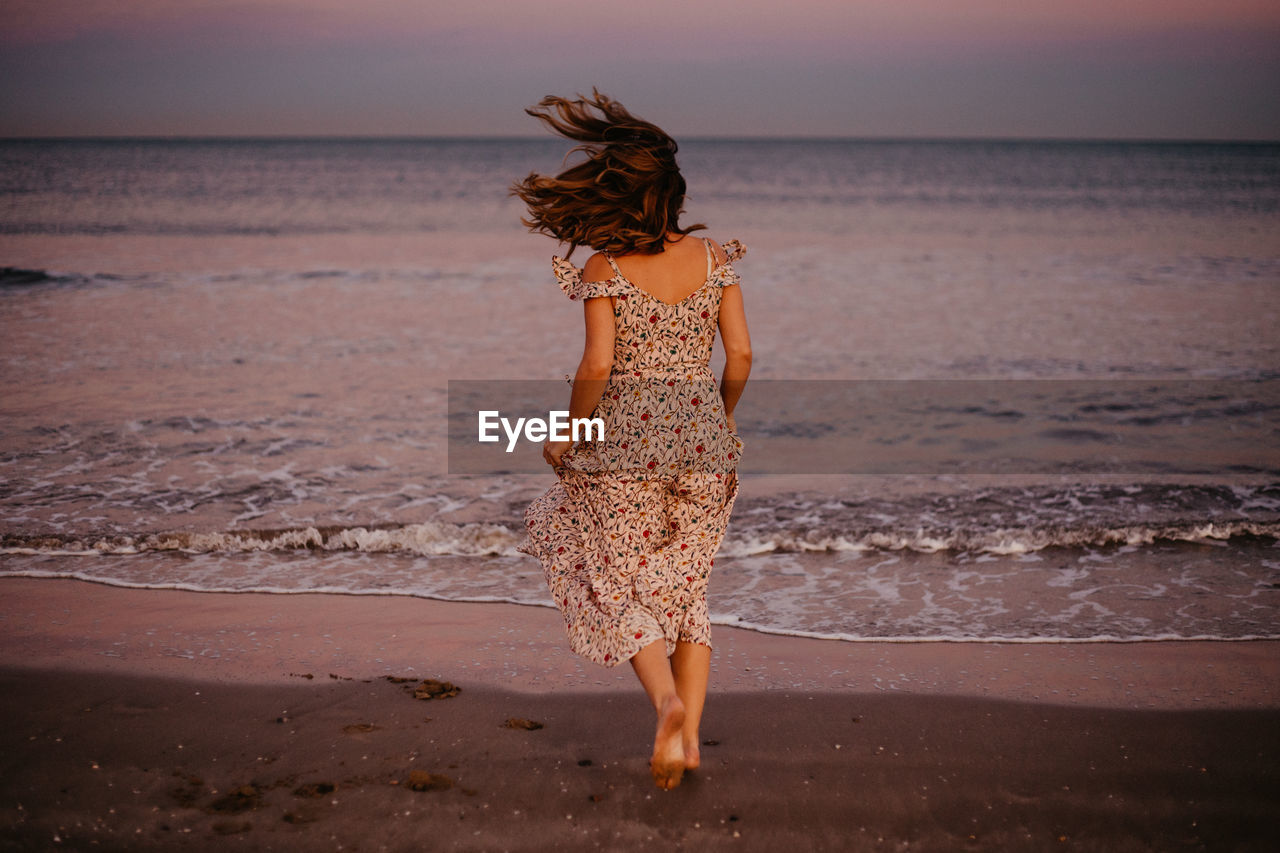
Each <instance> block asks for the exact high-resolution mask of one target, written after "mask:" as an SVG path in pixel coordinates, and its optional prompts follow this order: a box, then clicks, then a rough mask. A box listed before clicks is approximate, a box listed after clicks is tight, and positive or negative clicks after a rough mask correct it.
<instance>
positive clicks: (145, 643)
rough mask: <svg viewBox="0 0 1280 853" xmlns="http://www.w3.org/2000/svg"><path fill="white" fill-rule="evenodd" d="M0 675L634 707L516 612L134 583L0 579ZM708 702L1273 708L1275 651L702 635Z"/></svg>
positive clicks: (1174, 644)
mask: <svg viewBox="0 0 1280 853" xmlns="http://www.w3.org/2000/svg"><path fill="white" fill-rule="evenodd" d="M0 625H3V626H4V630H3V632H0V666H9V667H13V666H17V667H23V668H38V669H53V670H95V671H103V672H110V673H119V674H130V675H145V676H158V677H169V678H182V679H189V680H195V681H206V682H226V683H240V684H287V683H296V682H297V680H298V678H299V677H300V674H301V673H306V672H311V673H312V675H313V676H315V677H327V676H328V675H329V674H330V673H333V674H334V675H335V676H337V677H340V678H355V677H360V678H367V677H380V676H384V675H395V676H405V675H417V674H421V675H422V677H442V678H449V679H451V680H454V681H458V682H459V683H461V682H467V683H470V684H472V685H473V686H478V685H484V686H486V687H494V688H501V689H506V690H511V691H516V692H537V693H545V692H559V691H588V692H591V691H613V690H618V689H623V690H626V691H629V692H634V693H636V695H639V686H638V684H637V683H636V681H635V678H634V676H633V675H632V673H631V671H630V669H629V668H628V667H626V666H618V667H613V668H604V667H600V666H597V665H595V664H592V663H590V662H587V661H584V660H582V659H580V658H578V657H577V656H575V655H573V654H572V652H570V651H569V650H568V646H567V642H566V640H565V637H564V629H563V624H562V622H561V617H560V614H559V613H558V612H557V611H555V610H553V609H551V608H545V607H537V606H531V605H522V604H505V603H480V602H454V601H439V600H434V599H424V598H412V597H406V596H366V595H343V594H333V593H323V592H317V593H290V594H287V595H280V594H271V593H254V592H236V593H224V592H195V591H187V590H170V589H137V588H128V587H117V586H111V585H106V584H100V583H95V582H92V581H83V580H78V579H71V578H23V577H3V578H0ZM712 643H713V645H714V652H713V654H712V672H711V683H710V685H709V690H710V691H711V692H715V691H717V690H719V691H753V690H781V689H787V690H804V691H810V692H831V691H834V692H844V693H868V694H894V693H902V694H911V695H930V696H954V697H969V698H987V699H1003V700H1010V701H1016V702H1034V703H1045V704H1064V705H1076V706H1094V707H1107V708H1130V709H1152V710H1177V709H1202V708H1222V709H1234V708H1259V709H1280V640H1232V641H1229V642H1228V641H1217V640H1162V641H1150V642H1143V643H1108V642H1092V643H1046V644H1031V643H1000V642H995V643H978V642H963V643H961V642H907V643H902V642H874V641H866V642H858V643H850V642H844V641H839V640H824V639H809V638H804V637H793V636H785V635H779V634H766V633H761V632H757V631H753V630H750V629H745V628H735V627H731V626H722V625H716V626H714V627H713V630H712Z"/></svg>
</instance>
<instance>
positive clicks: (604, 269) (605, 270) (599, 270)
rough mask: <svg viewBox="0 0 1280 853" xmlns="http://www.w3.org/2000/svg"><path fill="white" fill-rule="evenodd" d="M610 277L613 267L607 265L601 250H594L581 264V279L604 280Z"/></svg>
mask: <svg viewBox="0 0 1280 853" xmlns="http://www.w3.org/2000/svg"><path fill="white" fill-rule="evenodd" d="M611 278H613V267H611V266H609V262H608V261H607V260H605V257H604V253H603V252H596V253H595V254H594V255H592V256H591V257H589V258H587V262H586V263H585V264H583V265H582V280H583V281H606V280H608V279H611Z"/></svg>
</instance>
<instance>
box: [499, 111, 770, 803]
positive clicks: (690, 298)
mask: <svg viewBox="0 0 1280 853" xmlns="http://www.w3.org/2000/svg"><path fill="white" fill-rule="evenodd" d="M526 112H528V113H529V114H530V115H532V116H534V117H535V118H537V119H539V120H541V121H542V122H543V123H545V124H546V125H548V126H549V127H550V128H551V129H552V130H554V131H556V132H557V133H559V134H561V135H563V136H565V137H568V138H569V139H573V140H576V141H578V142H579V143H581V144H580V145H578V146H577V147H576V148H575V149H573V150H574V151H580V152H582V153H583V154H585V155H586V159H585V161H584V162H581V163H579V164H578V165H575V166H573V167H572V168H569V169H567V170H565V171H564V172H562V173H560V174H559V175H557V176H556V177H554V178H551V177H545V176H541V175H537V174H530V175H529V177H527V178H525V179H524V180H523V181H521V182H520V183H518V184H516V185H515V187H514V188H513V190H512V192H513V193H514V194H515V195H518V196H519V197H520V198H521V199H522V200H523V201H524V202H525V204H526V205H527V206H528V209H529V214H530V218H529V219H526V220H522V221H523V222H524V224H525V225H527V226H528V227H529V228H530V230H532V231H537V232H542V233H545V234H549V235H551V236H552V237H555V238H556V239H557V240H559V241H560V242H561V243H567V244H569V253H568V254H569V256H570V257H571V256H572V254H573V250H574V249H576V248H577V247H578V246H589V247H591V248H592V249H595V250H596V253H595V254H594V255H592V256H591V257H590V258H588V259H587V262H586V265H585V266H584V267H583V268H582V269H579V268H577V267H575V266H574V265H573V264H571V263H569V261H568V260H567V259H562V258H559V257H556V258H554V259H553V260H552V269H553V271H554V273H555V275H556V278H557V279H558V281H559V284H560V287H561V289H563V290H564V292H565V293H566V294H567V295H568V296H569V298H570V299H580V300H582V302H583V311H584V314H585V317H586V346H585V348H584V352H583V356H582V361H581V363H580V364H579V365H578V372H577V376H576V378H575V380H574V383H573V392H572V395H571V398H570V402H569V417H570V418H571V419H572V418H587V417H597V418H600V419H602V420H603V421H604V423H605V426H606V430H605V435H604V437H603V438H602V439H597V440H594V441H581V442H579V443H578V444H577V445H572V444H571V443H570V442H554V441H552V442H548V443H547V444H545V445H544V448H543V456H544V457H545V458H546V460H547V462H548V463H549V464H550V465H552V466H553V467H554V469H555V471H556V474H557V483H556V485H555V486H553V487H552V488H551V489H550V490H549V491H547V492H546V494H544V495H543V496H542V497H540V498H538V499H537V500H536V501H534V502H533V503H532V504H531V505H530V507H529V509H528V511H527V512H526V514H525V523H526V525H527V528H528V537H527V538H526V539H525V540H524V542H523V543H522V544H521V546H520V547H521V550H523V551H525V552H526V553H529V554H531V555H533V556H535V557H537V558H538V559H539V560H540V561H541V563H542V567H543V572H544V574H545V575H546V579H547V583H548V586H549V587H550V589H551V593H552V595H553V596H554V598H555V602H556V605H557V607H559V609H560V611H561V613H562V614H563V616H564V620H565V626H566V628H567V630H568V634H569V642H570V646H571V647H572V648H573V650H574V651H575V652H577V653H578V654H580V655H582V656H584V657H586V658H588V659H589V660H592V661H594V662H596V663H598V664H601V665H603V666H616V665H617V664H619V663H621V662H622V661H624V660H628V661H630V662H631V665H632V667H633V668H634V670H635V672H636V675H637V676H639V678H640V682H641V683H642V684H643V685H644V689H645V692H646V693H647V694H648V697H649V699H650V701H651V702H652V703H653V707H654V710H655V711H656V712H657V717H658V723H657V732H656V734H655V736H654V742H653V757H652V759H651V760H650V769H651V771H652V773H653V778H654V781H655V782H656V783H657V785H658V786H659V787H661V788H664V789H670V788H674V787H675V786H676V785H678V784H679V783H680V777H681V775H682V774H683V772H684V771H685V770H686V769H693V768H696V767H697V766H698V763H699V753H698V746H699V740H698V725H699V722H700V720H701V717H702V706H703V701H704V699H705V697H706V690H707V677H708V673H709V671H710V665H711V630H710V629H711V626H710V621H709V619H708V615H707V602H706V588H707V579H708V576H709V573H710V570H711V565H712V558H713V557H714V555H715V552H716V550H717V549H718V548H719V546H720V540H721V538H722V537H723V535H724V530H725V526H726V525H727V523H728V520H729V514H730V511H731V510H732V508H733V502H734V498H735V497H736V496H737V493H738V479H737V474H736V468H737V462H738V458H739V456H740V454H741V449H742V442H741V441H739V440H738V437H737V435H736V431H735V428H734V423H733V409H734V406H735V405H736V404H737V402H738V398H739V396H740V395H741V394H742V389H743V386H744V384H745V383H746V380H747V374H748V373H749V372H750V368H751V343H750V337H749V336H748V333H747V321H746V315H745V313H744V311H743V306H742V295H741V288H740V287H739V286H738V285H739V279H738V276H737V273H735V272H734V270H733V267H732V265H731V262H732V261H734V260H736V259H737V258H739V257H741V255H742V254H743V253H744V252H745V251H746V250H745V247H743V246H742V244H740V243H738V242H737V241H732V242H729V243H725V244H723V245H716V244H715V243H712V242H711V241H709V240H704V239H698V238H694V237H690V236H689V234H690V233H691V232H693V231H697V230H704V229H705V227H706V226H704V225H691V226H688V227H685V228H682V227H680V224H679V216H680V214H681V212H682V207H683V204H684V195H685V181H684V178H683V177H682V176H681V175H680V170H679V168H678V167H677V165H676V160H675V154H676V143H675V140H673V139H672V138H671V137H670V136H668V135H667V134H666V133H664V132H663V131H662V130H661V129H659V128H658V127H656V126H655V125H653V124H650V123H649V122H646V121H642V120H641V119H639V118H636V117H635V116H632V115H631V114H630V113H628V112H627V111H626V110H625V109H624V108H623V107H622V105H621V104H619V103H617V102H616V101H612V100H610V99H609V98H607V97H605V96H604V95H601V94H600V93H599V92H598V91H595V90H594V89H593V90H592V97H591V98H590V99H587V98H584V97H581V96H580V97H579V98H578V99H577V100H567V99H564V98H557V97H547V98H544V99H543V100H542V101H541V102H540V103H539V105H538V107H537V108H534V109H529V110H526ZM717 328H718V329H719V332H720V336H721V339H722V341H723V342H724V348H725V356H726V358H725V371H724V376H723V378H722V381H721V382H720V384H719V387H717V384H716V380H715V376H714V375H713V373H712V371H711V367H710V364H709V361H710V356H711V347H712V344H713V342H714V341H715V337H716V330H717Z"/></svg>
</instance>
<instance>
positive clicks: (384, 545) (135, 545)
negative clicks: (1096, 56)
mask: <svg viewBox="0 0 1280 853" xmlns="http://www.w3.org/2000/svg"><path fill="white" fill-rule="evenodd" d="M523 536H524V533H523V531H521V530H518V529H513V528H512V527H510V526H508V525H505V524H496V523H470V524H453V523H448V522H437V521H431V522H423V523H420V524H406V525H385V526H374V527H342V526H332V527H296V528H284V529H275V530H230V531H214V532H207V533H201V532H183V531H179V532H171V533H143V534H138V535H128V534H103V535H100V536H84V535H74V534H21V533H10V534H5V535H4V536H3V537H0V554H28V555H31V554H45V555H51V556H53V555H57V556H89V555H111V554H117V555H123V554H141V553H146V552H163V551H175V552H182V553H188V554H212V553H237V552H239V553H246V552H259V551H280V552H286V551H301V550H313V551H358V552H365V553H404V554H411V555H416V556H457V557H482V556H491V557H512V556H517V555H518V554H519V552H518V551H517V549H516V546H517V545H518V544H519V542H520V540H521V539H522V538H523ZM1238 537H1249V538H1261V537H1270V538H1273V539H1280V521H1227V522H1222V521H1197V522H1187V523H1181V524H1162V525H1140V524H1130V525H1122V526H1118V527H1097V526H1081V527H1074V528H1073V527H1046V528H1034V527H1032V528H997V529H992V530H948V529H945V528H925V527H915V528H894V527H882V528H868V529H863V530H831V529H822V528H816V529H814V528H809V529H805V528H804V527H801V526H798V525H797V526H794V527H781V528H779V527H774V528H771V529H770V528H765V527H761V526H741V527H739V528H738V529H736V530H731V532H730V533H729V534H728V535H727V536H726V537H725V540H724V543H723V545H722V546H721V549H720V554H721V556H725V557H747V556H754V555H758V554H770V553H821V552H831V553H835V552H861V551H902V550H907V551H914V552H917V553H923V554H935V553H939V552H947V551H949V552H963V553H986V554H993V555H1000V556H1009V555H1017V554H1028V553H1032V552H1035V551H1041V550H1044V549H1046V548H1092V547H1100V546H1141V545H1153V544H1155V543H1157V542H1161V541H1167V542H1226V541H1227V540H1231V539H1234V538H1238Z"/></svg>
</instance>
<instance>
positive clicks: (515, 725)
mask: <svg viewBox="0 0 1280 853" xmlns="http://www.w3.org/2000/svg"><path fill="white" fill-rule="evenodd" d="M502 725H503V728H508V729H524V730H525V731H528V732H536V731H537V730H538V729H540V728H542V723H535V722H534V721H533V720H526V719H525V718H524V717H509V718H508V719H507V721H506V722H505V723H503V724H502Z"/></svg>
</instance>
